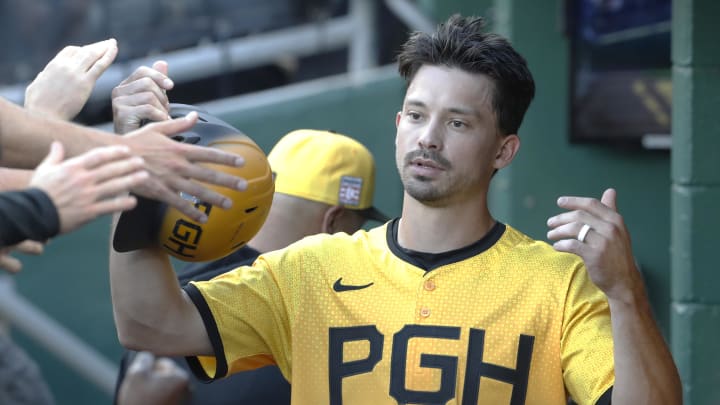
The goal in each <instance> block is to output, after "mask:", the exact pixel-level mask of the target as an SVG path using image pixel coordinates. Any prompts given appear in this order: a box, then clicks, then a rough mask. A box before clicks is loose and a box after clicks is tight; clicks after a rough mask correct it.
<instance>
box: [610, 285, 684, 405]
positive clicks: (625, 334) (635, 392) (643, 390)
mask: <svg viewBox="0 0 720 405" xmlns="http://www.w3.org/2000/svg"><path fill="white" fill-rule="evenodd" d="M609 303H610V314H611V319H612V330H613V341H614V347H615V350H614V352H615V353H614V358H615V385H614V387H613V395H612V403H613V405H620V404H660V403H662V404H668V405H672V404H681V403H682V385H681V382H680V377H679V375H678V371H677V368H676V367H675V363H674V361H673V359H672V355H671V354H670V350H669V349H668V346H667V344H666V343H665V340H664V339H663V337H662V335H661V333H660V330H659V329H658V326H657V324H656V323H655V320H654V319H653V316H652V313H651V310H650V304H649V302H648V300H647V298H646V296H645V293H644V292H640V293H638V294H637V296H636V297H635V298H634V299H633V302H621V301H619V300H612V299H611V300H609Z"/></svg>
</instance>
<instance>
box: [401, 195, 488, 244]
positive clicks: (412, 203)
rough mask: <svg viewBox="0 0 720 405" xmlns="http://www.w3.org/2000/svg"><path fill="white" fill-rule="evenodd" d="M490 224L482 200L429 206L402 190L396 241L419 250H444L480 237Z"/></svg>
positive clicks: (485, 232)
mask: <svg viewBox="0 0 720 405" xmlns="http://www.w3.org/2000/svg"><path fill="white" fill-rule="evenodd" d="M494 224H495V220H494V219H493V218H492V216H491V215H490V211H489V210H488V208H487V201H485V200H483V201H482V203H479V202H478V201H477V200H475V201H466V202H462V203H456V204H451V205H448V206H442V207H431V206H428V205H425V204H423V203H421V202H419V201H417V200H415V199H414V198H412V197H410V196H409V195H407V194H405V198H404V200H403V210H402V217H401V218H400V223H399V224H398V243H399V244H400V246H402V247H404V248H406V249H411V250H415V251H419V252H426V253H441V252H447V251H450V250H455V249H460V248H463V247H465V246H468V245H470V244H472V243H474V242H476V241H478V240H480V239H481V238H482V237H483V236H485V235H486V234H487V233H488V231H490V229H491V228H492V226H493V225H494Z"/></svg>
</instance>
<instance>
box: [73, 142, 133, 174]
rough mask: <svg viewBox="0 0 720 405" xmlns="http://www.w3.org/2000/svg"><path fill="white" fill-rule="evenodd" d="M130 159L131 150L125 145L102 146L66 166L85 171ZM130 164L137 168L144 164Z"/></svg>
mask: <svg viewBox="0 0 720 405" xmlns="http://www.w3.org/2000/svg"><path fill="white" fill-rule="evenodd" d="M129 157H130V148H128V147H127V146H125V145H113V146H102V147H98V148H94V149H91V150H90V151H88V152H85V153H83V154H82V155H79V156H76V157H74V158H72V159H68V160H67V161H66V162H65V163H64V164H66V165H68V166H71V165H78V166H80V167H83V168H85V169H93V168H96V167H98V166H100V165H104V164H107V163H109V162H112V161H116V160H119V159H127V158H129ZM128 163H129V164H130V165H133V164H134V165H135V167H138V168H139V167H141V166H142V163H143V162H142V161H136V160H130V161H129V162H128Z"/></svg>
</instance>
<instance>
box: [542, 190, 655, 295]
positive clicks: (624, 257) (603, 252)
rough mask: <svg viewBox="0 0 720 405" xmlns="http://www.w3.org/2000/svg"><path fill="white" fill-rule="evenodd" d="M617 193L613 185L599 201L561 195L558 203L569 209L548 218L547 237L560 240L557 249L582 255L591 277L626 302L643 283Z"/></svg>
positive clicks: (556, 243) (608, 293)
mask: <svg viewBox="0 0 720 405" xmlns="http://www.w3.org/2000/svg"><path fill="white" fill-rule="evenodd" d="M616 197H617V193H616V191H615V190H614V189H607V190H605V192H604V193H603V195H602V198H601V199H600V200H599V201H598V200H597V199H595V198H586V197H560V198H559V199H558V202H557V204H558V206H559V207H560V208H563V209H566V210H569V212H564V213H562V214H559V215H556V216H554V217H551V218H550V219H548V221H547V225H548V226H549V227H550V228H551V230H550V231H549V232H548V234H547V237H548V239H550V240H555V241H557V242H555V244H553V247H554V248H555V249H556V250H558V251H561V252H569V253H574V254H576V255H578V256H580V257H582V258H583V261H584V262H585V267H586V268H587V271H588V274H589V275H590V278H591V280H592V281H593V283H595V285H597V286H598V288H600V289H601V290H602V291H603V292H604V293H605V294H606V295H607V296H608V298H614V299H620V300H623V301H626V302H627V301H628V300H629V299H630V298H631V295H629V294H634V293H636V292H638V291H642V288H643V284H642V279H641V277H640V273H639V272H638V270H637V267H636V266H635V260H634V257H633V253H632V246H631V243H630V234H629V232H628V230H627V227H626V226H625V222H624V221H623V218H622V216H621V215H620V214H619V213H618V212H617V206H616ZM638 289H640V290H638Z"/></svg>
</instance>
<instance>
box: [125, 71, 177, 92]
mask: <svg viewBox="0 0 720 405" xmlns="http://www.w3.org/2000/svg"><path fill="white" fill-rule="evenodd" d="M143 78H148V79H150V80H152V81H153V82H155V83H156V84H157V85H158V87H160V88H161V89H163V90H170V89H172V88H173V86H174V83H173V81H172V80H170V78H169V77H167V75H165V74H164V73H162V72H160V71H158V70H155V69H153V68H150V67H147V66H141V67H139V68H137V69H135V71H134V72H133V73H132V74H131V75H130V76H128V77H127V78H126V79H125V80H123V81H122V82H120V86H123V85H126V84H129V83H132V82H134V81H137V80H140V79H143Z"/></svg>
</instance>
